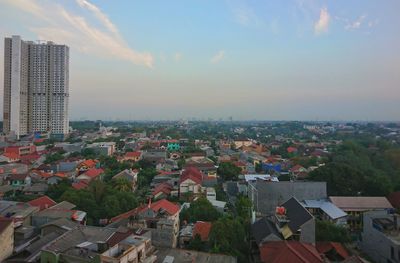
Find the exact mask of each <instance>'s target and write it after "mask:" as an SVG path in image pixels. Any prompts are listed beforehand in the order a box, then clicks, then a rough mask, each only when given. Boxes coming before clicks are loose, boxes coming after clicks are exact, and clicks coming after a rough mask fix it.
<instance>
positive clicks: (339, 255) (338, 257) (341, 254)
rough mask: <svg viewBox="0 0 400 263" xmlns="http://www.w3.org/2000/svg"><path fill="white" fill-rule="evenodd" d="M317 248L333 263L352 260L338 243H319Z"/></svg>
mask: <svg viewBox="0 0 400 263" xmlns="http://www.w3.org/2000/svg"><path fill="white" fill-rule="evenodd" d="M315 247H316V249H317V250H318V252H319V253H320V254H323V255H324V257H326V258H327V259H328V260H330V261H331V262H343V261H344V260H346V259H349V258H350V254H349V252H348V251H347V250H346V248H345V247H344V246H343V245H342V244H340V243H338V242H317V244H316V246H315Z"/></svg>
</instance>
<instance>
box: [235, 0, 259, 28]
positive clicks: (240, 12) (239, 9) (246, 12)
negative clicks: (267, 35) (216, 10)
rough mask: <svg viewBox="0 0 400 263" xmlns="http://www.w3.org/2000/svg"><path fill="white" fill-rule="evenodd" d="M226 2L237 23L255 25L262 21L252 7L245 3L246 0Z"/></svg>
mask: <svg viewBox="0 0 400 263" xmlns="http://www.w3.org/2000/svg"><path fill="white" fill-rule="evenodd" d="M227 4H228V6H229V8H230V9H231V11H232V13H233V16H234V18H235V20H236V22H237V23H238V24H240V25H242V26H254V25H255V26H257V25H260V24H262V23H263V22H262V20H261V19H260V18H259V17H258V16H257V14H256V12H255V11H254V9H253V8H252V7H251V6H250V5H249V4H248V3H246V1H244V0H228V1H227Z"/></svg>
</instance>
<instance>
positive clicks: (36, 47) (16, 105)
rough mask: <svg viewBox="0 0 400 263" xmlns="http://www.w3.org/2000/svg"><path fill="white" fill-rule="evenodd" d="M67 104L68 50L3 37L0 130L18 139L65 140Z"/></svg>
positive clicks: (63, 46)
mask: <svg viewBox="0 0 400 263" xmlns="http://www.w3.org/2000/svg"><path fill="white" fill-rule="evenodd" d="M68 102H69V48H68V47H67V46H65V45H56V44H54V43H53V42H47V43H35V42H32V41H23V40H21V38H20V37H19V36H13V37H12V38H6V39H5V46H4V116H3V120H4V124H3V127H4V128H3V131H4V132H5V133H6V134H9V133H14V134H15V135H16V136H18V137H19V136H22V135H26V134H29V133H31V132H50V133H51V134H52V135H54V136H60V137H64V136H65V135H66V134H68V131H69V118H68Z"/></svg>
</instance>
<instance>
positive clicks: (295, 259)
mask: <svg viewBox="0 0 400 263" xmlns="http://www.w3.org/2000/svg"><path fill="white" fill-rule="evenodd" d="M260 256H261V261H262V262H264V263H286V262H291V263H322V262H323V260H322V258H321V256H320V254H319V253H318V251H317V249H316V248H315V247H314V246H312V245H311V244H307V243H302V242H298V241H272V242H267V243H264V244H263V245H262V246H261V247H260Z"/></svg>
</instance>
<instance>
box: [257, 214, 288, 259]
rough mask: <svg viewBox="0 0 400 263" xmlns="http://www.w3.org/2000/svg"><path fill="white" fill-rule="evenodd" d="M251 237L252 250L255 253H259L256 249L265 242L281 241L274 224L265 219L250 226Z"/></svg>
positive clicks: (280, 235)
mask: <svg viewBox="0 0 400 263" xmlns="http://www.w3.org/2000/svg"><path fill="white" fill-rule="evenodd" d="M251 235H252V248H253V249H254V251H255V252H256V253H258V252H259V251H258V248H259V247H260V246H261V245H262V244H263V243H265V242H270V241H281V240H283V236H282V234H281V233H280V232H279V231H278V229H277V227H276V225H275V223H274V222H273V221H272V220H271V219H269V218H267V217H263V218H261V219H259V220H258V221H256V222H254V223H253V224H252V225H251ZM254 251H253V253H254Z"/></svg>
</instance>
